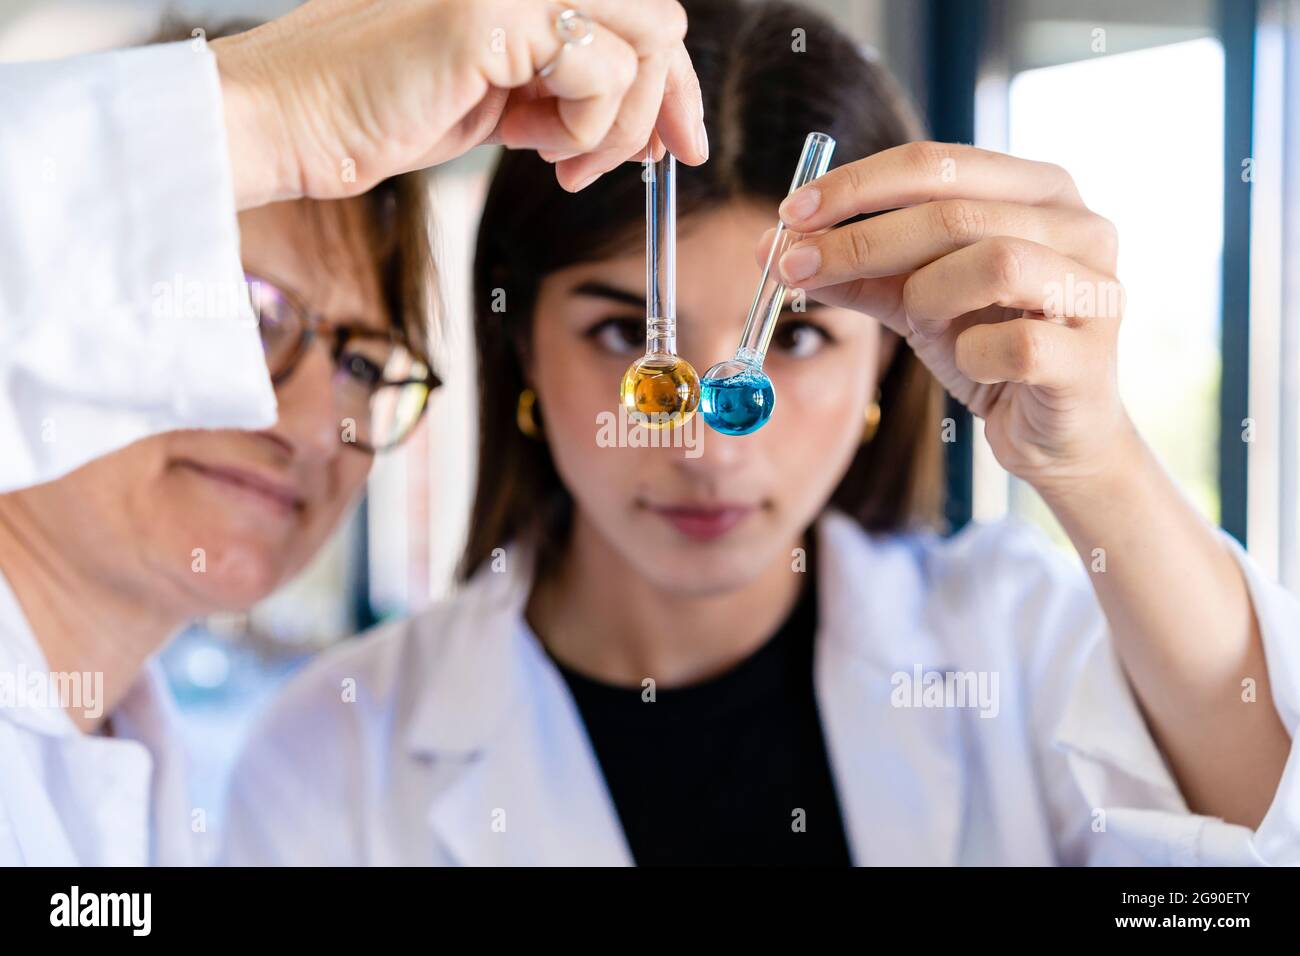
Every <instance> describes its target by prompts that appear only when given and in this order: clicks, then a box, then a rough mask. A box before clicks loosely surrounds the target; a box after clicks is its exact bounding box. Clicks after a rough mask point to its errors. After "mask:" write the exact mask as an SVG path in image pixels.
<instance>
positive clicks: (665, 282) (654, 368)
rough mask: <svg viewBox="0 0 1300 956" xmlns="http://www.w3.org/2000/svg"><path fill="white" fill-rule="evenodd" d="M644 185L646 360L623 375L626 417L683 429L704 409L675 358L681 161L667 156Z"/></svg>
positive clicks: (692, 376) (652, 166)
mask: <svg viewBox="0 0 1300 956" xmlns="http://www.w3.org/2000/svg"><path fill="white" fill-rule="evenodd" d="M643 176H644V178H645V183H646V200H645V212H646V256H645V258H646V320H645V337H646V349H645V355H644V356H642V357H641V358H639V359H637V360H636V361H635V362H633V363H632V365H631V366H629V367H628V370H627V371H626V372H625V373H624V374H623V381H622V383H621V385H620V388H619V392H620V397H621V400H622V403H623V407H624V408H625V409H627V412H628V417H629V418H630V419H632V420H633V421H635V422H637V423H638V424H642V425H646V426H649V427H651V428H665V427H674V426H677V425H681V424H683V423H684V422H686V421H687V420H688V419H689V418H690V417H691V416H692V415H694V414H695V409H696V408H697V407H698V406H699V403H700V379H699V375H698V374H697V373H696V371H695V369H694V368H692V367H691V364H690V363H689V362H687V361H686V360H685V359H683V358H681V357H680V356H678V355H677V308H676V283H677V183H676V176H677V159H676V157H674V156H673V155H672V153H669V152H667V151H665V152H664V157H663V159H661V160H659V161H658V162H654V161H653V160H652V159H651V158H650V157H649V156H647V158H646V162H645V166H644V167H643Z"/></svg>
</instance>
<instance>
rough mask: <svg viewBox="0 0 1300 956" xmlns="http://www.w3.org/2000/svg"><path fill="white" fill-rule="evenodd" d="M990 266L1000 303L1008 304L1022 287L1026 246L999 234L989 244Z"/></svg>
mask: <svg viewBox="0 0 1300 956" xmlns="http://www.w3.org/2000/svg"><path fill="white" fill-rule="evenodd" d="M988 268H989V273H990V275H991V276H992V279H993V282H994V284H995V285H996V286H997V293H998V296H999V299H1000V300H1001V301H1000V303H999V304H1001V305H1006V304H1007V301H1009V300H1010V299H1011V298H1012V297H1013V296H1014V295H1015V293H1016V291H1017V290H1018V289H1019V288H1020V283H1021V280H1022V279H1023V278H1024V275H1025V248H1024V247H1023V246H1022V245H1021V244H1020V243H1019V242H1017V241H1016V240H1015V239H1010V238H1007V237H1005V236H999V237H997V238H995V239H990V240H989V244H988Z"/></svg>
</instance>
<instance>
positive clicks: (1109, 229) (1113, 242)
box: [1093, 214, 1119, 263]
mask: <svg viewBox="0 0 1300 956" xmlns="http://www.w3.org/2000/svg"><path fill="white" fill-rule="evenodd" d="M1093 229H1094V230H1095V232H1096V242H1097V245H1098V246H1100V247H1101V248H1102V250H1104V253H1105V259H1106V262H1108V263H1114V262H1115V260H1116V259H1117V258H1118V257H1119V229H1117V228H1116V226H1115V224H1114V223H1113V222H1111V221H1110V220H1109V219H1107V218H1106V217H1105V216H1098V215H1095V214H1094V215H1093Z"/></svg>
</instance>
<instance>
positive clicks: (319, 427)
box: [276, 343, 346, 461]
mask: <svg viewBox="0 0 1300 956" xmlns="http://www.w3.org/2000/svg"><path fill="white" fill-rule="evenodd" d="M333 380H334V363H333V362H332V361H331V359H330V357H329V355H328V354H327V353H326V351H325V349H324V348H321V347H320V344H319V343H313V344H312V345H311V347H309V348H308V350H307V354H306V355H304V356H303V357H302V361H301V362H300V363H299V364H298V367H297V368H295V369H294V370H293V374H291V375H290V376H289V377H288V378H287V379H286V380H285V381H283V382H281V383H280V384H279V386H277V388H276V399H277V400H278V402H279V406H280V420H279V422H278V423H277V425H276V430H277V431H278V432H279V433H280V434H281V435H283V436H284V437H285V438H286V439H288V440H289V441H291V442H292V443H293V445H294V449H295V453H296V454H297V455H298V456H299V457H302V458H306V459H311V460H316V461H328V460H330V459H332V458H333V457H334V456H335V455H337V454H338V453H339V447H340V444H341V442H342V435H343V430H344V428H345V427H346V423H345V422H344V421H343V420H342V418H341V417H340V412H339V409H338V405H337V403H336V401H335V398H334V389H333Z"/></svg>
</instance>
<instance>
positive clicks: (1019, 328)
mask: <svg viewBox="0 0 1300 956" xmlns="http://www.w3.org/2000/svg"><path fill="white" fill-rule="evenodd" d="M1007 348H1008V352H1007V365H1008V371H1009V372H1010V373H1011V375H1012V377H1013V378H1016V379H1027V378H1031V377H1033V376H1034V374H1035V373H1036V372H1037V371H1038V370H1039V369H1041V368H1042V367H1043V361H1044V355H1043V352H1044V349H1045V343H1044V342H1043V337H1042V336H1041V335H1039V334H1038V329H1037V327H1036V325H1035V320H1033V319H1023V320H1019V321H1018V322H1017V324H1016V326H1015V331H1014V332H1013V333H1012V334H1011V337H1010V340H1009V341H1008V343H1007Z"/></svg>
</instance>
